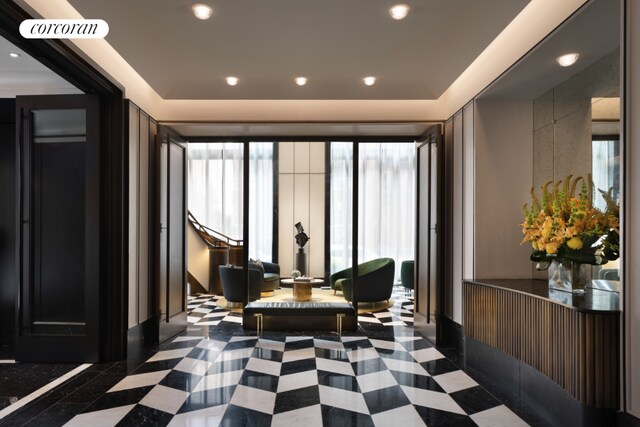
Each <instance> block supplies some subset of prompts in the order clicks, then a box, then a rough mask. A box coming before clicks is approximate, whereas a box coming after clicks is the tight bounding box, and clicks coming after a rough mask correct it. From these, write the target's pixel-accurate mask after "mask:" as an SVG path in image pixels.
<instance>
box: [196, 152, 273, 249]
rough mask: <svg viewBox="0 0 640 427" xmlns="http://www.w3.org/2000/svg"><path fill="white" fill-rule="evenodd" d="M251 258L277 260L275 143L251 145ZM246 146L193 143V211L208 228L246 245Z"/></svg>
mask: <svg viewBox="0 0 640 427" xmlns="http://www.w3.org/2000/svg"><path fill="white" fill-rule="evenodd" d="M249 153H250V158H249V181H250V182H249V184H250V191H249V246H250V247H249V256H250V257H251V258H258V259H261V260H264V261H271V259H272V242H273V143H271V142H265V143H251V145H250V149H249ZM242 161H243V144H242V143H231V142H228V143H227V142H225V143H193V144H189V172H188V185H189V193H188V194H189V196H188V200H189V210H190V211H191V213H193V215H194V216H195V217H196V218H197V219H198V221H200V222H201V223H202V224H203V225H206V226H207V227H209V228H211V229H213V230H215V231H217V232H219V233H222V234H224V235H227V236H229V237H231V238H233V239H238V240H242V237H243V229H242V218H243V216H242V215H243V211H242V209H243V202H242V196H243V191H244V188H243V178H242V172H243V170H242Z"/></svg>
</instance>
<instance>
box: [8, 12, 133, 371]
mask: <svg viewBox="0 0 640 427" xmlns="http://www.w3.org/2000/svg"><path fill="white" fill-rule="evenodd" d="M32 18H33V17H32V16H30V15H29V14H28V13H27V12H26V11H25V10H24V9H22V8H21V7H20V6H18V5H17V4H16V3H14V2H0V36H2V37H4V38H5V39H7V40H8V41H9V42H11V43H13V44H14V45H15V46H17V47H18V48H20V49H21V50H22V51H24V52H25V53H27V54H28V55H30V56H32V57H34V58H38V61H40V62H41V63H42V64H43V65H45V66H46V67H48V68H49V69H50V70H51V71H53V72H54V73H56V74H58V75H59V76H60V77H62V78H64V79H66V80H67V81H68V82H69V83H71V84H72V85H74V86H76V87H77V88H78V89H80V90H81V91H83V92H84V93H87V94H89V93H92V94H96V95H98V96H99V98H100V147H99V151H100V153H99V155H100V160H99V162H100V202H99V203H100V212H99V218H98V219H99V222H100V236H99V242H98V246H99V251H100V266H99V270H100V283H99V294H100V303H99V307H100V332H99V346H100V349H99V353H100V359H101V360H120V359H123V358H125V357H126V348H127V345H126V343H127V334H126V329H127V328H126V326H127V323H126V313H127V310H126V308H127V304H128V301H127V292H126V285H127V280H128V279H127V278H128V276H127V272H128V265H127V264H128V260H127V256H126V255H127V246H126V244H127V241H128V223H127V215H126V213H127V212H128V191H129V190H128V185H127V184H128V167H127V166H128V152H127V150H126V144H125V138H124V126H123V123H124V117H123V113H124V99H123V90H122V87H121V86H119V85H117V84H115V83H113V82H112V81H111V80H109V79H108V78H107V77H105V76H104V75H102V74H101V73H100V72H99V71H98V70H96V69H95V68H94V67H93V66H92V65H91V64H89V63H88V62H87V61H86V60H84V59H83V58H82V57H81V56H80V55H78V54H77V53H76V52H75V51H73V50H72V49H71V48H69V47H68V46H67V45H66V44H65V43H64V42H63V41H61V40H35V39H29V40H27V39H24V38H23V37H22V36H21V35H20V31H19V26H20V23H21V22H22V21H24V20H25V19H32ZM16 268H17V261H16ZM16 272H17V271H16ZM16 286H18V282H17V281H16ZM16 294H17V289H16ZM17 304H18V301H17V300H16V308H17ZM16 312H17V310H16ZM16 320H17V319H16ZM16 325H17V323H16Z"/></svg>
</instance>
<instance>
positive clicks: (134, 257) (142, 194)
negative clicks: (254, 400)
mask: <svg viewBox="0 0 640 427" xmlns="http://www.w3.org/2000/svg"><path fill="white" fill-rule="evenodd" d="M128 126H129V129H128V144H129V219H128V221H129V307H128V312H129V315H128V326H129V329H131V328H132V327H134V326H136V325H139V324H140V323H142V322H144V321H145V320H148V319H149V318H151V317H153V313H152V310H151V307H152V301H151V296H152V292H151V288H150V277H151V274H150V265H151V264H150V257H151V256H152V253H151V252H150V247H149V238H150V232H151V230H150V226H151V225H150V222H149V218H150V213H151V210H150V205H149V203H150V202H149V200H150V199H149V197H150V185H151V182H150V173H151V168H150V159H151V151H150V150H151V147H152V142H153V141H152V140H153V138H155V135H156V133H157V124H156V122H155V121H154V120H153V119H152V118H150V117H149V115H147V114H146V113H145V112H144V111H142V110H141V109H139V108H138V107H137V106H136V105H135V104H133V103H132V102H129V103H128Z"/></svg>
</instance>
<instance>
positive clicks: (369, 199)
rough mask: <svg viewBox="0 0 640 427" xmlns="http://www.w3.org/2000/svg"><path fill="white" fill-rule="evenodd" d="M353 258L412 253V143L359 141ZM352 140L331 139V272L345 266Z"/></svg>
mask: <svg viewBox="0 0 640 427" xmlns="http://www.w3.org/2000/svg"><path fill="white" fill-rule="evenodd" d="M358 146H359V160H360V162H359V175H358V181H359V189H358V212H359V217H358V227H359V228H358V258H359V259H358V262H359V263H361V262H364V261H368V260H371V259H375V258H380V257H389V258H393V259H394V261H395V262H396V280H398V279H399V277H400V264H401V263H402V261H404V260H410V259H413V258H414V256H415V252H414V245H415V234H414V233H415V144H414V143H360V144H359V145H358ZM352 165H353V145H352V143H341V142H334V143H332V144H331V214H330V215H331V247H330V251H331V272H335V271H339V270H341V269H343V268H347V267H350V266H351V224H352V219H351V218H352V208H351V205H352V202H351V199H352V185H353V177H352V170H353V167H352Z"/></svg>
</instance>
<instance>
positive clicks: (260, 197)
mask: <svg viewBox="0 0 640 427" xmlns="http://www.w3.org/2000/svg"><path fill="white" fill-rule="evenodd" d="M249 256H250V257H251V258H253V259H260V260H262V261H271V260H272V259H271V258H272V256H273V143H272V142H252V143H251V144H250V145H249Z"/></svg>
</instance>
